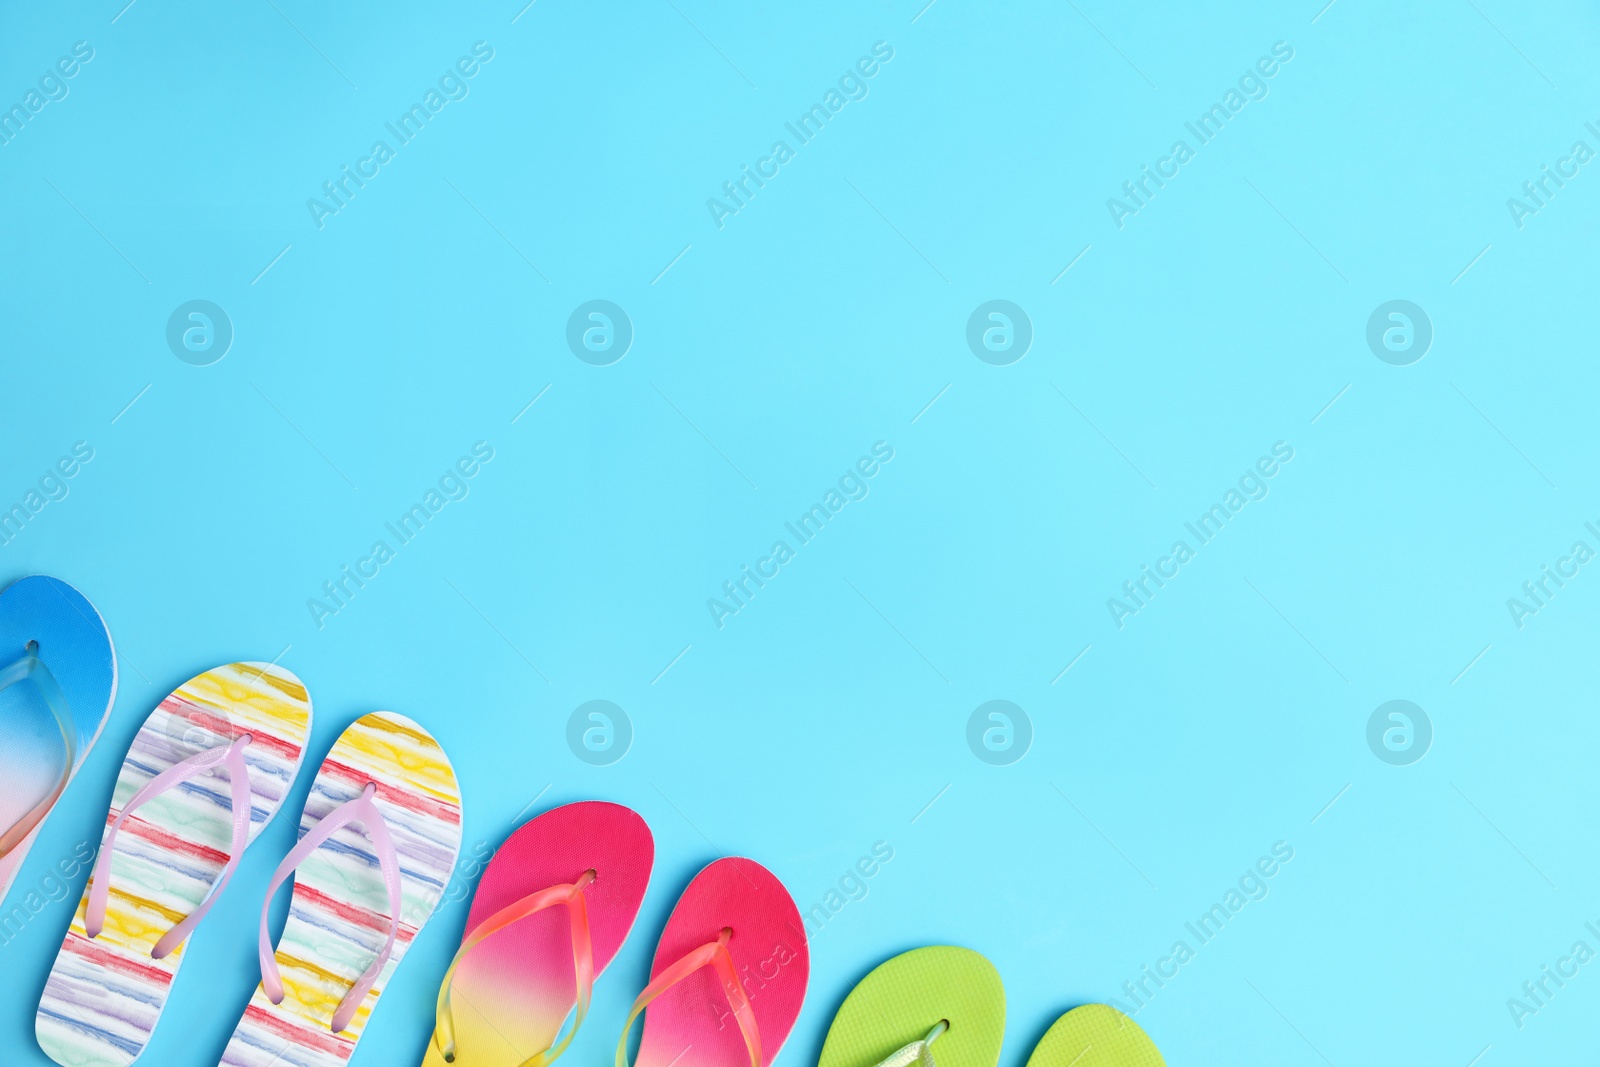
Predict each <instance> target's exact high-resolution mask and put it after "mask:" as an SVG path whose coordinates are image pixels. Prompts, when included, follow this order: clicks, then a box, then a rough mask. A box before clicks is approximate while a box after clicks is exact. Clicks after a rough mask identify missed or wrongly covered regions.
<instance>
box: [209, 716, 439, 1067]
mask: <svg viewBox="0 0 1600 1067" xmlns="http://www.w3.org/2000/svg"><path fill="white" fill-rule="evenodd" d="M368 782H372V783H375V784H376V785H377V787H378V789H377V793H376V794H375V795H374V797H373V801H374V802H375V803H376V804H377V805H378V808H379V809H380V810H381V811H382V812H383V819H384V823H385V824H386V825H387V826H388V829H389V835H390V837H391V838H393V840H394V847H395V852H396V853H397V854H398V855H399V857H400V872H401V883H402V892H401V909H400V911H401V914H400V933H399V936H398V938H396V941H395V947H394V951H393V953H392V954H391V955H390V957H389V961H388V963H387V964H386V965H385V966H384V968H383V971H382V973H381V974H380V975H379V977H378V980H377V982H376V983H374V985H373V987H372V990H371V992H369V993H368V994H367V997H366V999H365V1001H363V1002H362V1005H361V1007H360V1009H359V1010H358V1011H357V1012H356V1014H355V1017H354V1018H353V1019H352V1020H351V1022H350V1024H349V1026H348V1027H347V1028H346V1029H345V1030H344V1031H343V1032H341V1033H337V1034H336V1033H333V1032H332V1028H331V1023H332V1019H333V1013H334V1010H335V1009H336V1008H338V1006H339V1001H340V1000H341V999H343V997H344V994H345V992H346V991H347V990H348V989H349V988H350V987H351V986H352V985H354V984H355V981H356V979H358V978H359V977H360V976H361V975H362V973H363V972H365V971H366V969H367V967H368V966H370V965H371V963H372V961H373V960H374V959H376V958H377V956H378V953H379V952H380V951H381V950H382V948H383V944H384V941H385V939H386V938H387V937H388V933H389V896H388V891H387V890H386V889H385V888H384V884H383V875H382V872H381V870H380V868H379V865H378V858H377V856H376V855H375V854H374V853H373V849H372V842H371V840H370V839H369V838H368V837H367V835H366V833H365V831H364V830H363V828H362V827H361V826H360V824H359V823H352V824H351V825H349V826H346V827H344V828H343V829H341V830H339V831H338V832H337V833H336V834H334V835H333V836H332V837H330V838H329V839H328V840H327V841H325V842H323V844H322V845H321V846H320V847H319V848H318V849H317V850H316V851H315V852H313V853H312V854H311V855H310V856H308V857H307V858H306V860H305V862H304V863H302V864H301V865H300V867H299V868H298V869H297V870H296V872H295V881H294V896H293V899H292V900H291V901H290V903H289V920H288V922H287V923H286V924H285V926H284V930H283V936H282V937H281V938H280V939H279V941H278V948H277V953H276V959H277V961H278V967H279V969H280V971H281V973H282V976H283V986H284V998H283V1003H281V1004H276V1005H275V1004H273V1003H272V1002H271V1001H270V1000H268V999H267V995H266V993H265V991H264V990H263V989H262V988H261V987H260V986H259V985H258V986H257V987H256V991H255V995H254V996H253V997H251V999H250V1004H249V1006H248V1007H246V1008H245V1013H244V1017H243V1018H242V1019H241V1020H240V1021H239V1025H238V1027H237V1028H236V1029H235V1030H234V1033H233V1038H232V1040H230V1041H229V1042H228V1047H227V1049H226V1050H225V1051H224V1052H223V1054H222V1064H223V1065H225V1067H268V1065H269V1064H270V1065H272V1067H342V1065H343V1064H344V1063H345V1061H346V1060H348V1059H349V1058H350V1055H351V1053H353V1052H354V1051H355V1047H356V1042H357V1041H358V1040H360V1037H361V1033H362V1031H363V1030H364V1029H365V1027H366V1025H367V1020H368V1019H369V1018H370V1017H371V1015H372V1011H373V1009H374V1007H376V1005H377V1001H378V997H379V995H380V994H381V993H382V991H383V989H384V988H385V987H386V986H387V985H388V983H389V978H390V976H391V975H392V974H393V973H394V969H395V967H397V966H398V965H399V963H400V960H401V958H402V957H403V956H404V955H405V950H406V949H407V948H408V947H409V946H410V944H411V942H412V940H413V939H414V938H415V937H416V935H417V932H418V931H419V930H421V928H422V926H423V925H424V924H425V923H426V922H427V921H428V918H429V916H431V915H432V914H433V909H434V906H435V905H436V904H437V903H438V902H439V898H440V896H441V895H442V894H443V893H444V888H445V885H446V883H447V882H448V881H449V879H450V872H451V870H452V869H453V868H454V867H455V863H456V854H457V852H458V851H459V849H460V846H461V794H460V791H459V789H458V788H457V786H456V778H455V772H454V770H453V769H452V768H451V766H450V761H449V760H448V759H447V758H446V757H445V754H444V751H443V749H441V748H440V747H439V743H438V742H437V741H435V740H434V739H433V738H432V736H430V735H429V734H428V732H427V731H426V730H424V729H423V728H422V727H420V726H418V725H417V724H416V723H414V722H412V721H411V720H410V719H407V718H405V717H404V716H401V715H396V714H394V713H393V712H388V711H379V712H374V713H372V714H371V715H367V716H365V717H363V718H361V719H359V720H357V721H356V722H355V723H353V724H352V725H351V726H350V728H349V729H347V730H346V731H345V732H344V734H343V736H341V737H340V738H339V740H338V742H337V743H336V744H335V745H334V746H333V749H332V751H330V752H329V753H328V758H327V759H326V760H325V761H324V762H323V764H322V769H321V770H320V771H318V772H317V780H316V782H315V783H314V784H313V785H312V787H311V795H310V796H309V797H308V798H307V799H306V810H305V814H304V815H302V816H301V818H300V834H301V836H302V837H303V836H304V835H305V834H306V833H307V832H308V831H310V830H311V829H312V828H313V827H314V826H316V825H317V823H318V822H319V821H320V820H321V819H322V818H323V816H325V815H327V814H328V813H329V812H331V811H332V810H333V809H335V808H337V807H338V806H339V805H341V804H344V803H346V802H347V801H350V800H354V799H355V798H357V797H359V796H360V795H361V792H362V790H363V789H364V788H365V787H366V784H367V783H368Z"/></svg>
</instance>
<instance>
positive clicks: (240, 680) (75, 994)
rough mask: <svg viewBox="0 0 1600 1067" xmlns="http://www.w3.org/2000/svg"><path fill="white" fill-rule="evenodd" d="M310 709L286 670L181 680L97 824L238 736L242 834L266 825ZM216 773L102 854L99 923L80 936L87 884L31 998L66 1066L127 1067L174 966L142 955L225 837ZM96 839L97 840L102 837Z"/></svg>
mask: <svg viewBox="0 0 1600 1067" xmlns="http://www.w3.org/2000/svg"><path fill="white" fill-rule="evenodd" d="M310 726H311V701H310V698H309V697H308V696H307V694H306V690H305V686H303V685H301V684H300V680H299V679H298V678H296V677H295V676H294V675H293V674H291V673H289V672H288V671H286V670H284V669H283V668H281V667H277V666H274V665H273V664H270V663H232V664H229V665H228V666H226V667H219V668H217V669H216V670H212V671H207V672H206V673H205V674H202V675H200V676H198V677H196V678H192V679H190V680H189V681H187V682H185V683H184V684H183V685H182V686H181V687H179V689H178V690H177V691H176V692H174V693H173V694H172V695H171V696H169V697H167V698H166V699H165V700H163V701H162V702H161V704H160V705H159V706H158V707H157V708H156V710H155V711H153V712H151V713H150V717H149V718H148V719H146V720H145V724H144V726H143V727H141V728H140V730H139V732H138V734H136V735H135V736H134V739H133V744H132V746H131V747H130V748H129V750H128V755H127V758H126V759H124V760H123V762H122V771H121V773H120V774H118V776H117V786H116V790H115V792H114V793H113V794H112V797H111V810H110V811H109V812H107V813H106V825H107V827H109V826H110V824H111V823H113V822H115V821H116V818H117V816H118V815H120V814H121V811H122V806H123V805H124V804H126V803H127V802H128V800H129V799H130V798H131V797H132V796H133V795H134V793H136V792H137V791H138V790H139V789H140V787H142V786H143V785H144V784H145V783H146V782H148V781H149V780H150V779H151V778H154V777H155V776H156V775H157V774H159V773H161V772H162V771H165V770H166V769H167V768H169V767H171V766H172V765H173V764H175V763H177V762H179V761H180V760H183V759H185V758H187V757H189V756H192V755H194V754H195V753H196V752H200V751H204V750H205V749H208V748H213V747H216V746H226V745H228V744H230V743H232V742H233V741H234V740H235V739H236V738H238V737H240V736H242V735H243V734H246V733H248V734H250V735H251V736H252V738H253V740H252V742H251V744H250V745H248V746H247V747H246V748H245V749H244V755H245V763H246V765H247V766H248V767H249V774H250V792H251V805H250V840H252V841H254V840H255V838H256V836H257V835H258V834H259V833H260V832H261V830H262V829H263V828H264V827H265V826H266V825H267V823H269V822H271V821H272V818H273V816H275V815H276V814H277V813H278V809H279V808H280V807H281V806H282V805H283V801H284V797H285V796H286V795H287V794H288V792H289V788H290V786H291V785H293V783H294V779H295V776H296V775H297V774H298V773H299V771H300V763H301V759H302V757H303V755H304V751H305V741H306V735H307V733H308V732H309V730H310ZM231 785H232V783H231V782H230V781H229V772H228V770H227V769H226V767H218V768H216V769H215V770H214V771H212V772H211V773H208V774H204V775H200V776H198V777H196V778H193V779H190V780H189V781H187V782H185V783H183V784H181V785H179V786H177V787H175V788H172V789H170V790H168V791H167V792H165V793H163V794H161V795H160V796H157V797H155V798H154V799H152V800H150V801H149V802H147V803H146V804H144V805H143V806H142V807H140V808H139V809H138V810H137V812H136V813H135V814H134V815H132V816H130V817H129V818H128V820H127V821H126V822H125V823H124V824H123V827H122V831H121V832H120V833H119V834H118V835H117V839H116V842H115V846H114V850H113V852H112V854H111V877H110V882H109V890H110V894H109V899H108V903H107V907H106V920H105V926H104V928H103V929H102V930H101V932H100V936H99V937H97V938H95V939H93V940H90V938H89V937H88V935H87V932H86V931H85V929H84V913H85V909H86V907H87V905H88V900H89V888H88V886H85V887H84V894H83V899H82V900H81V901H80V902H79V904H78V911H77V914H76V915H75V916H74V917H73V920H72V926H71V928H70V929H69V930H68V931H67V936H66V940H65V941H64V942H63V943H62V946H61V952H60V954H59V955H58V956H57V957H56V962H55V966H54V967H53V968H52V969H51V971H50V978H49V981H48V982H47V983H46V985H45V989H44V995H43V997H42V998H41V1000H40V1002H39V1015H38V1018H37V1021H36V1023H35V1033H36V1034H37V1036H38V1039H39V1046H40V1047H41V1048H42V1049H44V1051H45V1053H46V1054H47V1055H48V1056H50V1058H51V1059H53V1060H55V1061H56V1062H57V1063H60V1064H64V1065H67V1067H125V1065H126V1064H129V1063H131V1062H133V1059H134V1058H135V1057H136V1056H138V1055H139V1053H140V1052H142V1051H143V1050H144V1046H145V1044H146V1043H147V1042H148V1041H149V1039H150V1035H151V1033H152V1032H153V1031H154V1030H155V1026H156V1022H157V1020H159V1019H160V1017H161V1011H162V1008H163V1007H164V1006H165V1004H166V999H167V991H168V989H169V988H170V987H171V985H172V981H173V979H174V978H175V977H176V976H177V973H178V967H179V966H180V965H181V964H182V963H183V955H184V948H183V946H179V947H178V948H177V949H175V950H174V951H173V952H172V953H171V954H170V955H168V956H167V957H166V958H164V959H160V960H156V959H152V958H151V955H150V953H151V950H152V949H153V948H154V947H155V944H156V942H157V941H159V940H160V938H161V936H162V935H163V934H165V933H166V932H167V931H168V930H170V929H171V928H172V927H173V926H174V925H175V924H176V923H178V922H179V921H181V920H182V919H183V917H184V916H186V915H188V914H189V913H190V912H191V911H193V910H194V909H195V908H196V907H198V906H199V905H200V903H201V902H202V901H203V900H204V899H205V897H206V894H207V893H208V892H209V891H210V889H211V886H212V884H213V883H214V882H215V881H216V879H217V877H218V875H219V874H220V873H221V872H222V868H223V867H224V866H225V865H226V863H227V861H228V848H229V846H230V844H231V843H232V838H233V814H232V801H231V795H230V794H231ZM103 840H104V839H103V838H102V842H103Z"/></svg>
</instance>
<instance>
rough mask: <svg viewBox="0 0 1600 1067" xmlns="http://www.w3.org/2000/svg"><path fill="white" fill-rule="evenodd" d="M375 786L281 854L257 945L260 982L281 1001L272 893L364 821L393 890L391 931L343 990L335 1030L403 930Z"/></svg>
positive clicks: (396, 870)
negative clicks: (270, 924) (270, 919)
mask: <svg viewBox="0 0 1600 1067" xmlns="http://www.w3.org/2000/svg"><path fill="white" fill-rule="evenodd" d="M377 790H378V787H377V785H376V784H375V783H373V782H368V783H367V785H366V788H365V789H363V790H362V791H361V795H360V796H359V797H356V798H355V799H354V800H348V801H346V802H345V803H343V804H340V805H339V806H338V807H337V808H334V809H333V810H332V811H330V812H328V814H326V815H324V816H323V817H322V820H321V821H320V822H318V823H317V825H316V826H314V827H312V828H311V830H309V831H308V832H307V833H306V835H305V836H304V837H302V838H301V839H300V843H299V844H297V845H295V846H294V848H292V849H290V850H289V854H288V855H287V856H285V857H283V862H282V863H280V864H278V869H277V870H276V871H274V872H273V873H272V881H271V882H270V883H269V884H268V886H267V899H266V900H265V901H264V902H263V903H262V905H261V930H260V936H259V937H258V939H257V950H258V952H259V954H260V957H261V987H262V989H264V990H265V991H266V994H267V999H268V1000H270V1001H272V1003H274V1004H282V1003H283V977H282V975H280V974H279V973H278V960H277V958H276V956H275V955H274V953H273V949H272V941H271V939H270V938H269V937H268V935H267V912H268V910H269V909H270V908H271V906H272V898H273V896H274V895H275V894H276V893H277V892H278V887H279V886H281V885H283V883H284V880H285V879H286V878H288V877H289V875H291V874H293V873H294V869H295V868H296V867H298V866H300V864H301V863H303V862H305V859H306V857H307V856H309V855H311V853H313V852H315V851H316V850H317V846H319V845H321V844H322V843H323V842H324V841H326V840H327V839H328V838H330V837H332V836H333V835H334V834H336V833H338V832H339V831H340V830H342V829H344V828H345V827H346V826H348V825H349V824H350V823H353V822H359V823H361V824H362V825H363V826H365V827H366V830H367V836H368V837H369V838H371V839H372V851H373V853H374V854H375V855H376V856H377V857H378V867H379V869H380V870H382V871H383V882H384V885H385V886H386V887H387V888H388V890H389V937H388V940H387V941H385V942H384V945H383V951H382V952H379V953H378V955H377V958H376V959H374V960H373V961H372V965H371V966H370V967H368V968H367V970H366V973H364V974H362V976H361V977H360V978H358V979H356V983H355V984H354V985H352V986H351V987H350V989H349V991H348V992H346V993H345V995H344V999H343V1000H341V1001H339V1006H338V1008H336V1009H335V1010H334V1013H333V1021H332V1023H331V1027H332V1030H333V1032H334V1033H336V1034H337V1033H340V1032H341V1031H343V1030H344V1028H345V1027H346V1026H348V1025H349V1024H350V1020H351V1019H352V1018H354V1017H355V1014H356V1009H358V1008H360V1007H361V1002H362V1001H363V1000H365V999H366V997H367V994H368V993H369V992H370V991H371V990H372V986H373V983H374V982H376V981H377V980H378V975H379V974H380V973H382V971H383V965H384V964H386V963H388V962H389V956H390V954H391V953H393V952H394V942H395V938H396V937H398V936H399V934H400V858H399V856H398V855H396V854H395V850H394V841H393V840H392V839H391V838H390V837H389V827H388V824H386V823H385V822H384V821H383V812H381V811H379V810H378V805H376V804H374V803H373V802H372V797H373V794H374V793H376V792H377Z"/></svg>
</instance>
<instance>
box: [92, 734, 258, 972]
mask: <svg viewBox="0 0 1600 1067" xmlns="http://www.w3.org/2000/svg"><path fill="white" fill-rule="evenodd" d="M252 740H254V738H252V737H251V736H250V735H249V734H241V735H240V736H239V737H238V738H236V739H235V740H234V741H233V742H232V743H231V744H228V745H218V746H217V747H215V748H208V749H206V750H205V751H203V752H196V753H195V754H194V755H192V756H190V757H188V758H187V759H183V760H179V761H178V762H177V763H174V764H173V765H172V766H170V767H168V768H167V769H166V770H164V771H162V772H161V773H160V774H158V775H156V776H155V777H154V778H152V779H150V780H149V781H148V782H146V783H145V784H144V785H143V786H141V787H140V788H139V791H138V792H136V793H134V794H133V796H132V797H130V798H129V799H128V802H127V803H126V804H124V805H123V806H122V811H121V812H120V813H118V815H117V818H116V821H114V822H113V823H112V824H111V829H110V830H108V831H106V839H105V840H104V841H103V842H101V844H100V855H99V856H98V857H96V859H95V863H94V875H93V878H92V881H91V882H90V885H89V904H88V907H87V908H86V909H85V911H84V916H83V925H84V930H85V932H86V933H87V934H88V935H89V937H91V938H96V937H99V936H100V931H101V929H102V928H103V927H104V926H105V921H106V903H107V901H108V899H109V898H110V894H111V855H112V852H113V851H114V850H115V845H116V842H117V833H118V832H119V831H120V830H121V829H122V824H123V823H125V822H127V820H128V817H129V816H130V815H132V814H133V813H134V812H135V811H137V810H138V809H139V807H140V806H141V805H143V804H144V803H146V802H147V801H150V800H154V799H155V798H156V797H158V796H160V795H161V794H162V793H165V792H166V791H167V790H169V789H172V788H174V787H175V786H178V785H181V784H182V783H184V782H186V781H188V780H189V779H190V778H193V777H194V776H195V775H197V774H200V773H201V772H202V771H209V770H211V769H212V768H214V767H217V766H224V767H227V768H228V778H229V784H230V785H231V787H232V791H233V797H232V807H233V841H232V843H231V844H229V846H228V862H227V864H226V865H224V866H223V868H222V873H221V874H220V875H218V877H217V880H216V881H214V882H212V883H211V888H210V890H208V891H207V892H206V896H205V899H204V900H202V901H201V902H200V906H199V907H197V908H195V909H194V911H192V912H190V913H189V914H188V915H187V916H185V917H184V918H183V919H182V921H180V922H179V923H178V924H177V925H175V926H174V927H173V928H172V929H170V930H168V931H167V932H166V933H165V934H163V935H162V937H161V940H159V941H157V942H156V944H155V947H154V948H153V949H151V950H150V955H151V956H152V957H153V958H155V959H158V960H159V959H161V958H163V957H164V956H166V955H167V954H168V953H170V952H171V951H172V950H173V949H175V948H177V947H178V946H179V945H181V944H182V943H183V939H184V938H186V937H188V936H189V933H190V931H192V930H193V929H194V928H195V926H197V925H198V924H199V922H200V920H201V919H204V918H205V917H206V912H208V911H210V910H211V905H212V904H214V903H216V901H217V897H219V896H220V895H221V894H222V891H223V890H224V889H226V888H227V886H228V880H229V879H230V878H232V877H233V872H234V871H235V870H237V869H238V867H239V860H240V858H241V857H243V856H244V850H245V846H246V845H248V844H249V843H250V769H249V768H248V767H247V766H246V765H245V761H244V750H245V749H246V748H247V747H249V745H250V743H251V741H252Z"/></svg>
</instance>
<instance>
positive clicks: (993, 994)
mask: <svg viewBox="0 0 1600 1067" xmlns="http://www.w3.org/2000/svg"><path fill="white" fill-rule="evenodd" d="M941 1021H945V1022H948V1023H949V1024H950V1026H949V1029H948V1030H946V1031H945V1032H943V1033H941V1034H940V1035H939V1036H938V1037H937V1038H936V1039H935V1040H934V1042H933V1043H932V1044H931V1045H930V1046H929V1051H930V1052H931V1054H932V1056H933V1058H934V1059H935V1060H936V1061H937V1062H938V1067H995V1064H996V1063H998V1062H999V1059H1000V1043H1001V1041H1002V1040H1003V1039H1004V1037H1005V1030H1006V994H1005V988H1004V987H1003V986H1002V985H1001V984H1000V974H999V972H998V971H996V970H995V969H994V964H992V963H990V962H989V961H988V960H986V959H984V958H983V957H982V956H980V955H978V953H976V952H973V951H972V950H970V949H964V948H951V947H949V946H943V945H941V946H934V947H929V948H918V949H912V950H911V951H910V952H906V953H902V954H901V955H899V956H896V957H894V958H893V959H891V960H888V961H887V962H885V963H882V964H879V965H878V967H877V968H875V969H874V970H873V971H872V973H871V974H869V975H867V976H866V977H865V978H863V979H862V980H861V981H860V983H859V984H857V986H856V987H855V988H854V989H852V990H851V991H850V995H849V996H848V997H846V998H845V1000H844V1003H843V1004H841V1005H840V1006H839V1013H838V1014H837V1015H835V1016H834V1017H833V1025H831V1026H830V1027H828V1037H827V1040H825V1041H824V1042H823V1045H822V1057H821V1059H820V1060H819V1061H818V1063H817V1067H875V1065H876V1064H879V1063H882V1062H883V1061H884V1060H886V1059H888V1058H889V1057H890V1056H892V1055H894V1054H895V1053H896V1052H897V1051H899V1050H901V1049H903V1048H905V1047H906V1046H907V1045H910V1044H912V1043H913V1042H916V1041H921V1040H922V1039H923V1038H925V1037H927V1036H928V1034H929V1032H930V1031H932V1030H933V1029H934V1028H935V1027H937V1026H938V1024H939V1023H940V1022H941ZM1156 1062H1157V1063H1159V1062H1160V1059H1159V1058H1157V1060H1156Z"/></svg>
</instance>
